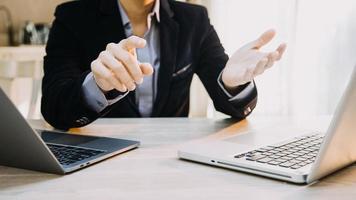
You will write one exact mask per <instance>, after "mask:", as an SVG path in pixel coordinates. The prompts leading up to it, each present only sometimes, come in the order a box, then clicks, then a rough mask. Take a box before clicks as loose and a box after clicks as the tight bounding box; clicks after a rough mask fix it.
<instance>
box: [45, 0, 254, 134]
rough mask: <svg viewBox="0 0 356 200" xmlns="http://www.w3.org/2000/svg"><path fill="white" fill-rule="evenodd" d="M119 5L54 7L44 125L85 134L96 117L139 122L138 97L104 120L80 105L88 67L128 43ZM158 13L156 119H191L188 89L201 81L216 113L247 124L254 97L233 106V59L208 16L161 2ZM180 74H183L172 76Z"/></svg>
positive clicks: (104, 1) (109, 0) (83, 1)
mask: <svg viewBox="0 0 356 200" xmlns="http://www.w3.org/2000/svg"><path fill="white" fill-rule="evenodd" d="M117 3H118V0H80V1H73V2H69V3H64V4H62V5H59V6H58V7H57V9H56V11H55V20H54V22H53V26H52V29H51V32H50V36H49V40H48V43H47V47H46V52H47V55H46V56H45V58H44V78H43V83H42V85H43V87H42V93H43V96H42V105H41V111H42V114H43V116H44V118H45V119H46V121H47V122H48V123H50V124H51V125H52V126H53V127H55V128H58V129H68V128H71V127H81V126H84V125H86V124H88V123H90V122H92V121H94V120H96V119H97V118H99V117H140V113H139V111H138V107H137V106H136V105H135V96H134V95H135V93H134V92H130V93H129V95H128V96H127V97H125V98H124V99H121V100H120V101H119V102H117V103H115V104H114V105H112V106H109V107H108V108H106V109H105V110H104V111H102V112H101V113H96V112H94V111H93V110H91V109H90V107H89V106H88V105H87V104H86V101H85V100H84V97H83V91H82V84H83V81H84V79H85V77H86V76H87V74H88V73H89V72H90V63H91V62H92V61H93V60H95V59H96V58H97V56H98V54H99V53H100V52H101V51H103V50H105V47H106V45H107V44H108V43H110V42H115V43H117V42H119V41H120V40H122V39H124V38H126V36H125V32H124V29H123V26H122V22H121V16H120V12H119V9H118V5H117ZM160 6H161V7H160V19H161V20H160V23H159V29H160V44H161V65H160V70H159V72H158V73H159V75H158V89H157V92H158V93H157V98H156V101H155V103H154V106H153V113H152V117H186V116H187V115H188V111H189V88H190V83H191V80H192V76H193V74H194V73H196V74H197V75H198V76H199V78H200V79H201V81H202V82H203V84H204V86H205V88H206V89H207V91H208V93H209V95H210V97H211V98H212V99H213V101H214V106H215V108H216V109H217V110H218V111H221V112H223V113H226V114H228V115H230V116H232V117H235V118H238V119H243V118H245V117H246V116H247V115H248V114H249V113H250V112H249V111H250V110H252V109H253V108H254V107H255V105H256V101H257V90H256V89H254V90H253V92H250V93H249V94H248V95H247V96H246V97H245V98H244V99H242V100H239V101H232V102H230V101H229V98H228V96H227V95H226V94H225V93H224V92H223V91H222V89H221V88H220V86H219V85H218V83H217V78H218V76H219V74H220V72H221V71H222V69H223V68H224V66H225V64H226V62H227V60H228V56H227V55H226V54H225V52H224V48H223V47H222V45H221V43H220V41H219V38H218V36H217V34H216V32H215V30H214V28H213V26H212V25H211V24H210V22H209V18H208V14H207V10H206V9H205V8H204V7H201V6H197V5H191V4H186V3H181V2H176V1H169V0H161V4H160ZM188 64H191V65H190V67H189V68H188V69H187V70H183V72H181V71H182V70H181V71H180V69H182V68H183V67H185V66H187V65H188ZM175 72H180V73H178V74H175V75H173V74H174V73H175ZM243 88H244V86H242V87H240V89H243ZM246 111H247V112H246Z"/></svg>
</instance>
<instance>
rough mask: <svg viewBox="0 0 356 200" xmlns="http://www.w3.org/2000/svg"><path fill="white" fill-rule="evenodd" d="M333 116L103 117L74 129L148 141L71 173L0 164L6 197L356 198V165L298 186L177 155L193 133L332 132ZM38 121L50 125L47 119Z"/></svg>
mask: <svg viewBox="0 0 356 200" xmlns="http://www.w3.org/2000/svg"><path fill="white" fill-rule="evenodd" d="M329 119H330V118H328V117H320V118H315V119H308V120H298V119H294V118H281V117H265V118H263V117H259V118H256V117H250V118H249V119H248V120H244V121H242V122H239V123H234V121H232V120H209V119H105V120H98V121H97V122H95V123H94V124H92V125H89V126H87V127H85V128H82V129H73V130H71V131H72V132H76V133H78V134H93V135H102V136H111V137H118V138H125V139H134V140H140V141H141V142H142V146H141V147H140V148H139V149H136V150H133V151H130V152H128V153H125V154H122V155H120V156H116V157H113V158H111V159H109V160H106V161H104V162H101V163H99V164H96V165H94V166H91V167H88V168H86V169H83V170H80V171H78V172H76V173H73V174H70V175H66V176H58V175H52V174H45V173H39V172H34V171H28V170H21V169H15V168H8V167H4V166H0V199H26V200H29V199H36V200H39V199H51V200H57V199H58V200H59V199H60V200H63V199H86V200H88V199H96V200H97V199H105V200H107V199H155V200H157V199H204V200H207V199H220V198H222V199H246V198H249V199H262V198H266V197H271V198H268V199H298V200H299V199H304V198H306V199H338V200H340V199H355V197H356V190H355V187H356V165H352V166H350V167H348V168H345V169H344V170H342V171H340V172H338V173H336V174H334V175H331V176H329V177H327V178H325V179H323V180H322V181H320V182H317V183H315V184H313V185H294V184H289V183H285V182H281V181H276V180H271V179H267V178H262V177H259V176H253V175H248V174H244V173H239V172H235V171H231V170H226V169H221V168H215V167H210V166H206V165H201V164H197V163H193V162H187V161H181V160H178V159H177V153H176V152H177V149H178V148H179V146H180V145H182V144H184V143H185V142H188V141H191V140H194V139H199V138H206V137H209V138H211V139H222V138H224V137H227V136H231V135H235V134H239V133H241V132H244V131H246V130H252V129H264V128H267V127H274V126H281V125H287V126H289V125H293V126H296V127H301V126H303V127H305V128H311V129H319V130H325V128H326V127H327V123H328V122H329ZM31 123H32V124H33V126H34V127H35V128H45V127H46V126H45V125H44V123H43V122H41V121H32V122H31ZM286 136H288V133H286Z"/></svg>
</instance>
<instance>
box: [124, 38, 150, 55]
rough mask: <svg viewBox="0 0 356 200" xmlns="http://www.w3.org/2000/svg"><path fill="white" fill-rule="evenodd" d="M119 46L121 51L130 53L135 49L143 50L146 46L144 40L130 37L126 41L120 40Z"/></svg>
mask: <svg viewBox="0 0 356 200" xmlns="http://www.w3.org/2000/svg"><path fill="white" fill-rule="evenodd" d="M119 46H120V47H121V48H123V49H126V50H127V51H129V52H130V53H132V52H131V51H132V50H134V49H136V48H143V47H145V46H146V40H145V39H143V38H140V37H137V36H134V35H133V36H130V37H129V38H127V39H124V40H121V41H120V42H119Z"/></svg>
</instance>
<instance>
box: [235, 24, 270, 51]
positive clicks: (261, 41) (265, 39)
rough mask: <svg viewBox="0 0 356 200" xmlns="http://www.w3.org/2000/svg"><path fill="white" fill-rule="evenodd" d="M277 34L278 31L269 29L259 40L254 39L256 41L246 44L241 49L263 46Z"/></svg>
mask: <svg viewBox="0 0 356 200" xmlns="http://www.w3.org/2000/svg"><path fill="white" fill-rule="evenodd" d="M275 35H276V31H275V30H274V29H270V30H267V31H266V32H264V33H263V34H262V35H261V36H260V37H259V38H258V39H257V40H254V41H252V42H250V43H248V44H246V45H245V46H243V47H242V48H241V49H245V50H246V49H259V48H261V47H262V46H264V45H266V44H267V43H269V42H270V41H271V40H272V39H273V37H274V36H275Z"/></svg>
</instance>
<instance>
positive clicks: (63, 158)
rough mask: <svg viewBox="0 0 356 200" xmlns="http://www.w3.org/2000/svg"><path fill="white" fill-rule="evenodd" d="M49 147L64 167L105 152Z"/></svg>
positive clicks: (67, 147) (55, 145) (48, 144)
mask: <svg viewBox="0 0 356 200" xmlns="http://www.w3.org/2000/svg"><path fill="white" fill-rule="evenodd" d="M47 146H48V148H49V149H50V150H51V151H52V153H53V154H54V156H56V158H57V159H58V161H59V162H60V163H61V164H62V165H70V164H73V163H75V162H78V161H82V160H85V159H87V158H90V157H94V156H96V155H99V154H101V153H104V152H105V151H102V150H97V149H87V148H81V147H74V146H66V145H59V144H50V143H47Z"/></svg>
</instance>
